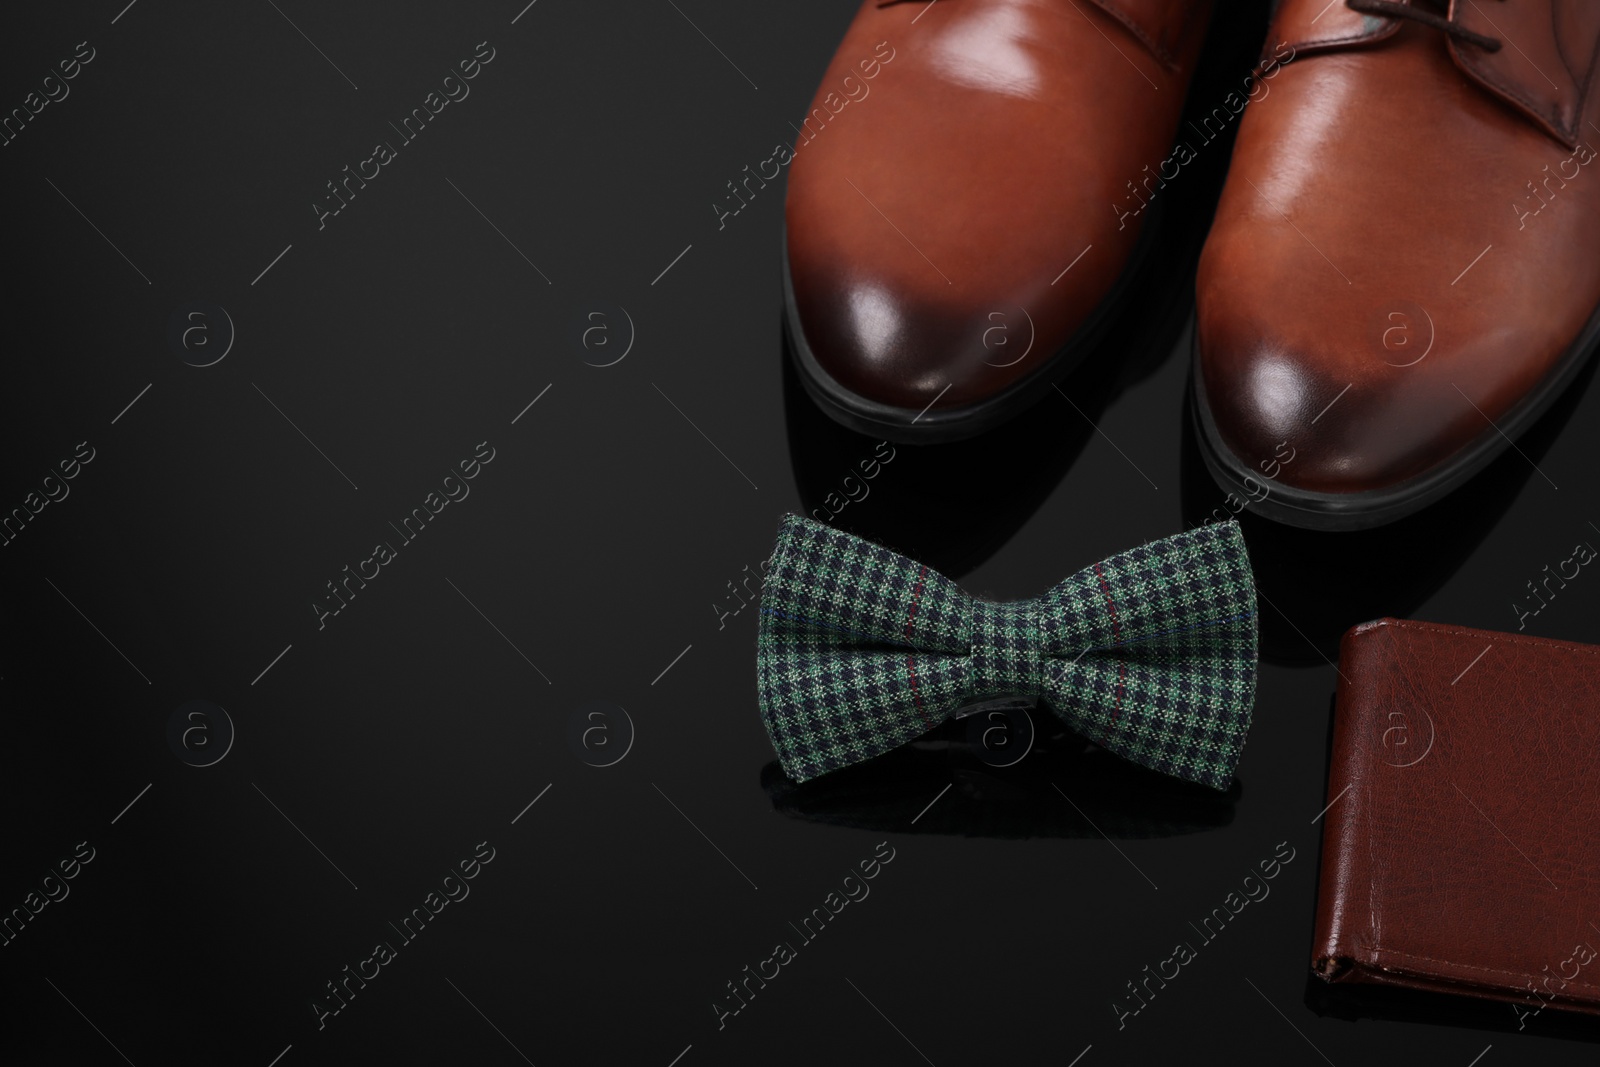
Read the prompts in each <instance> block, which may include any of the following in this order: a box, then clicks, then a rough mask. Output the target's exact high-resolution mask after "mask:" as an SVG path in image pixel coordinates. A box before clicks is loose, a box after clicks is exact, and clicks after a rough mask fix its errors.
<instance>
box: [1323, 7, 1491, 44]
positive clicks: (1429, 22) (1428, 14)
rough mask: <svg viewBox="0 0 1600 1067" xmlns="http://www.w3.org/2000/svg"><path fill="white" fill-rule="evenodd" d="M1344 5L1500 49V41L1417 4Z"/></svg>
mask: <svg viewBox="0 0 1600 1067" xmlns="http://www.w3.org/2000/svg"><path fill="white" fill-rule="evenodd" d="M1344 6H1345V7H1348V8H1349V9H1350V10H1351V11H1359V12H1361V13H1362V14H1363V15H1383V16H1385V17H1387V18H1394V19H1410V20H1411V21H1412V22H1420V23H1422V24H1423V25H1424V26H1432V27H1433V28H1434V29H1436V30H1439V31H1441V32H1443V33H1444V34H1445V35H1447V36H1449V37H1452V38H1454V39H1455V40H1457V41H1462V42H1464V43H1466V44H1473V45H1477V46H1478V47H1479V48H1481V49H1483V50H1484V51H1485V52H1498V51H1500V41H1499V39H1498V38H1495V37H1488V36H1485V35H1484V34H1481V33H1475V32H1473V31H1472V30H1469V29H1467V28H1466V27H1465V26H1463V25H1461V23H1459V22H1457V21H1455V20H1454V19H1452V18H1450V17H1449V16H1448V15H1439V14H1435V13H1434V12H1432V11H1428V10H1426V9H1424V8H1421V7H1418V6H1416V5H1415V4H1402V3H1395V2H1394V0H1344Z"/></svg>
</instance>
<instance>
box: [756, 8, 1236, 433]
mask: <svg viewBox="0 0 1600 1067" xmlns="http://www.w3.org/2000/svg"><path fill="white" fill-rule="evenodd" d="M1210 9H1211V4H1210V2H1209V0H1202V2H1192V0H934V2H933V3H913V2H905V3H902V2H890V3H883V2H882V0H867V2H866V3H865V4H863V5H862V8H861V10H860V11H859V12H858V13H857V15H856V18H855V21H854V22H853V23H852V24H851V26H850V28H849V30H848V31H847V32H846V34H845V38H844V42H843V43H842V44H841V45H840V46H839V50H838V52H837V53H836V54H835V55H834V58H833V62H832V64H831V65H830V66H829V67H828V71H827V73H826V74H825V75H824V76H823V79H822V84H821V86H819V87H818V89H817V95H816V99H815V101H814V102H813V105H812V108H811V111H810V112H809V114H808V115H807V117H806V119H805V120H804V121H803V122H802V123H801V124H800V127H799V128H800V136H799V137H798V139H797V142H796V146H795V150H794V161H793V164H792V166H791V169H790V174H789V190H788V201H787V237H786V240H787V256H786V264H785V267H786V269H785V293H786V308H787V315H786V320H787V323H788V328H789V337H790V341H791V343H792V349H793V351H794V355H795V358H796V363H797V365H798V367H799V369H800V376H801V379H802V381H804V382H805V385H806V388H807V391H808V392H809V393H810V394H811V395H812V397H813V398H814V399H816V400H817V401H818V402H819V403H820V404H821V406H822V407H823V408H824V409H825V410H826V411H828V413H829V414H831V415H832V416H833V417H834V418H836V419H838V420H839V421H840V422H843V423H844V424H845V425H847V426H850V427H852V428H854V429H858V430H862V431H864V432H868V433H872V434H877V435H880V436H889V437H893V438H896V439H898V440H912V441H915V440H948V439H952V438H958V437H965V436H969V435H971V434H974V433H977V432H980V431H982V430H984V429H987V428H988V427H989V426H991V425H993V424H994V423H996V422H999V421H1001V420H1003V419H1005V418H1008V417H1010V416H1011V415H1013V414H1015V413H1016V412H1017V411H1018V410H1020V409H1021V408H1023V407H1025V406H1027V405H1028V404H1029V403H1031V402H1033V401H1034V400H1035V399H1037V398H1038V397H1039V396H1041V395H1042V394H1043V392H1044V391H1046V390H1048V389H1049V387H1050V384H1051V383H1052V382H1053V381H1054V380H1055V379H1056V378H1058V377H1059V376H1060V375H1062V374H1064V373H1066V372H1067V371H1068V370H1070V369H1071V367H1072V365H1073V363H1074V362H1075V359H1076V358H1077V357H1078V356H1080V355H1081V354H1082V352H1083V351H1084V350H1085V349H1086V347H1087V344H1088V342H1089V341H1090V340H1092V337H1093V334H1094V331H1095V328H1096V326H1097V325H1098V324H1099V323H1101V322H1103V321H1104V320H1105V319H1106V317H1107V309H1108V308H1109V307H1110V306H1111V305H1112V304H1113V303H1115V298H1116V296H1117V295H1118V289H1119V284H1118V283H1119V280H1121V281H1123V282H1124V285H1123V287H1124V288H1125V279H1126V277H1127V275H1128V273H1129V271H1128V269H1127V268H1128V267H1129V263H1130V260H1131V259H1132V258H1133V254H1134V251H1135V247H1136V244H1137V242H1138V238H1139V235H1140V233H1141V231H1142V230H1147V229H1149V227H1147V226H1145V225H1144V223H1145V221H1146V219H1145V216H1146V215H1147V214H1149V212H1146V211H1145V210H1144V206H1145V204H1146V202H1147V201H1150V198H1151V196H1152V195H1153V193H1154V191H1155V189H1156V188H1157V187H1158V185H1159V184H1160V181H1161V178H1160V176H1159V174H1158V170H1159V169H1160V168H1161V167H1163V166H1164V165H1165V166H1167V167H1168V168H1169V170H1170V168H1171V167H1174V166H1178V165H1179V164H1177V163H1174V162H1173V161H1172V160H1171V159H1170V158H1169V149H1170V148H1171V145H1172V138H1173V133H1174V130H1175V128H1176V125H1177V122H1178V116H1179V113H1180V110H1181V108H1182V105H1183V98H1184V92H1185V89H1186V88H1187V85H1188V81H1189V77H1190V74H1191V72H1192V69H1193V67H1194V63H1195V58H1196V56H1197V54H1198V52H1199V49H1200V45H1201V42H1202V39H1203V37H1204V33H1205V27H1206V23H1207V21H1208V19H1209V17H1210ZM1240 106H1241V107H1242V106H1243V105H1242V103H1241V105H1240ZM1167 177H1168V178H1170V177H1172V174H1171V173H1168V174H1167ZM1160 203H1161V202H1160V201H1159V200H1157V201H1154V202H1153V203H1152V204H1151V206H1152V207H1159V206H1160Z"/></svg>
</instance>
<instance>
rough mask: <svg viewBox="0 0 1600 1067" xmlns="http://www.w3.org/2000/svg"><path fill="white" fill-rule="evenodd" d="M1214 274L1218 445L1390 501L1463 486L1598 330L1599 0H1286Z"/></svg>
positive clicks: (1304, 496)
mask: <svg viewBox="0 0 1600 1067" xmlns="http://www.w3.org/2000/svg"><path fill="white" fill-rule="evenodd" d="M1267 40H1268V48H1269V49H1272V50H1274V52H1275V54H1282V53H1284V52H1285V51H1288V52H1290V53H1291V54H1292V58H1291V59H1289V61H1288V62H1286V63H1284V65H1283V66H1282V67H1281V69H1280V72H1279V76H1278V77H1277V78H1276V79H1275V80H1274V82H1273V91H1272V93H1271V94H1270V96H1267V97H1265V98H1263V99H1261V100H1260V101H1259V102H1258V103H1256V104H1255V105H1253V106H1251V107H1250V108H1248V109H1247V111H1246V114H1245V115H1244V118H1243V120H1242V121H1241V124H1240V128H1239V136H1238V140H1237V142H1236V144H1235V147H1234V155H1233V163H1232V168H1231V170H1230V171H1229V175H1228V183H1227V186H1226V188H1225V190H1224V192H1223V196H1222V200H1221V203H1220V204H1219V206H1218V208H1217V217H1216V221H1215V223H1214V224H1213V227H1212V231H1211V235H1210V237H1209V238H1208V239H1207V243H1206V248H1205V251H1204V254H1203V255H1202V257H1201V262H1200V271H1199V279H1198V282H1197V292H1196V302H1197V330H1196V372H1195V375H1194V398H1195V401H1196V411H1197V415H1198V421H1199V423H1200V426H1201V434H1200V436H1201V438H1202V444H1203V446H1204V448H1203V449H1202V451H1203V452H1204V453H1205V455H1206V461H1207V465H1208V466H1209V467H1210V469H1211V472H1212V474H1213V475H1214V476H1215V477H1216V478H1217V479H1218V481H1219V482H1220V483H1221V484H1222V485H1223V486H1225V487H1227V488H1230V489H1233V490H1234V491H1235V492H1238V493H1240V494H1241V495H1244V496H1245V497H1246V499H1253V500H1256V501H1257V504H1256V508H1257V510H1259V511H1260V512H1261V513H1262V514H1263V515H1266V516H1268V517H1271V518H1274V519H1278V520H1280V521H1283V522H1288V523H1292V524H1295V525H1298V526H1306V527H1311V528H1316V529H1350V528H1358V527H1366V526H1375V525H1378V524H1381V523H1385V522H1389V521H1391V520H1393V519H1397V518H1400V517H1401V516H1403V515H1406V514H1409V513H1410V512H1412V511H1415V510H1417V509H1419V508H1421V507H1423V506H1425V505H1426V504H1428V503H1430V502H1432V501H1434V500H1436V499H1438V498H1439V497H1440V496H1443V495H1444V494H1445V493H1448V492H1449V491H1451V490H1452V489H1454V488H1456V487H1457V486H1459V485H1460V484H1461V483H1462V482H1464V481H1465V480H1466V479H1467V478H1469V477H1470V476H1471V475H1472V474H1473V473H1475V472H1476V471H1478V470H1479V469H1480V468H1482V467H1484V466H1485V465H1486V464H1487V463H1488V462H1489V461H1490V460H1491V459H1493V458H1494V457H1495V456H1496V455H1497V454H1499V453H1500V452H1501V451H1503V450H1504V449H1505V448H1507V447H1508V446H1509V445H1510V444H1511V441H1512V440H1513V439H1514V438H1515V437H1516V436H1517V435H1518V434H1519V433H1520V432H1522V431H1523V430H1524V429H1526V428H1527V427H1528V426H1529V425H1530V424H1531V423H1532V422H1533V421H1534V420H1535V419H1536V418H1537V417H1538V416H1539V414H1540V413H1541V412H1542V411H1543V410H1544V409H1545V408H1546V407H1547V406H1548V405H1549V404H1550V403H1551V402H1552V401H1553V400H1554V399H1555V397H1556V396H1557V395H1558V394H1559V393H1560V391H1561V389H1562V388H1563V387H1564V386H1565V385H1566V384H1567V383H1568V382H1569V381H1570V380H1571V378H1572V377H1573V376H1574V375H1575V374H1576V373H1577V371H1578V369H1579V368H1580V367H1581V365H1582V363H1583V361H1584V360H1585V359H1586V358H1587V357H1588V355H1589V354H1590V353H1591V352H1592V351H1593V349H1594V347H1595V344H1596V339H1597V335H1600V316H1597V314H1596V309H1597V308H1600V165H1596V163H1595V150H1594V149H1593V148H1592V147H1590V146H1591V144H1600V126H1597V123H1600V78H1596V77H1595V73H1596V68H1597V64H1596V60H1597V49H1600V3H1594V2H1593V0H1455V2H1453V3H1451V4H1450V6H1449V9H1448V11H1446V9H1445V7H1444V6H1443V5H1442V4H1438V5H1435V4H1432V3H1425V2H1422V0H1411V2H1409V3H1384V2H1380V0H1348V2H1346V0H1334V2H1333V3H1329V2H1328V0H1284V2H1283V4H1282V6H1281V7H1280V8H1279V10H1278V12H1277V14H1276V16H1275V20H1274V25H1273V29H1272V31H1271V33H1270V34H1269V36H1268V39H1267Z"/></svg>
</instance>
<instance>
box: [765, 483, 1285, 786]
mask: <svg viewBox="0 0 1600 1067" xmlns="http://www.w3.org/2000/svg"><path fill="white" fill-rule="evenodd" d="M756 678H757V686H758V689H759V692H760V700H761V716H762V719H763V720H764V721H765V722H766V725H767V733H768V735H769V736H770V737H771V738H772V744H773V747H774V748H775V749H777V752H778V759H779V762H780V763H781V765H782V767H783V770H784V773H785V774H787V775H788V776H789V777H790V778H792V779H794V780H795V781H805V780H807V779H809V778H815V777H816V776H818V775H820V774H823V773H826V772H827V771H831V770H837V769H838V768H840V767H845V766H849V765H850V764H853V763H859V762H861V761H862V760H866V759H871V758H872V757H873V756H877V755H880V754H882V753H884V752H887V751H889V750H890V749H892V748H896V747H898V746H900V745H902V744H905V743H906V742H907V741H911V740H913V739H914V738H916V737H919V736H920V735H922V734H923V733H926V732H927V731H928V730H929V729H931V728H932V727H933V726H935V725H936V724H938V723H940V722H942V721H943V720H945V719H947V718H949V717H950V716H951V715H952V714H954V713H955V712H956V711H957V710H959V709H960V708H962V707H963V706H965V705H968V704H972V703H975V702H977V701H979V700H983V699H987V698H989V697H994V696H1025V697H1038V698H1040V699H1041V700H1042V701H1043V702H1044V703H1045V704H1046V705H1047V706H1049V707H1050V709H1051V710H1052V711H1054V712H1055V713H1056V714H1057V715H1059V716H1060V717H1061V718H1062V719H1063V720H1064V721H1065V722H1066V723H1067V724H1068V725H1069V726H1071V727H1072V728H1073V729H1074V730H1076V731H1077V732H1078V733H1080V734H1082V735H1083V736H1084V737H1087V738H1089V739H1090V740H1093V741H1095V742H1097V743H1099V744H1100V745H1102V746H1103V747H1105V748H1107V749H1109V750H1111V751H1112V752H1115V753H1117V754H1118V755H1120V756H1123V757H1125V758H1126V759H1130V760H1132V761H1134V762H1135V763H1139V764H1143V765H1144V766H1146V767H1150V768H1153V769H1154V770H1158V771H1161V772H1163V773H1166V774H1171V775H1174V776H1176V777H1179V778H1184V779H1187V780H1189V781H1194V782H1201V783H1203V784H1205V785H1209V786H1211V787H1213V788H1216V789H1224V788H1226V787H1227V785H1228V783H1229V782H1230V781H1231V780H1232V778H1233V768H1234V766H1235V765H1236V764H1237V763H1238V761H1239V755H1240V753H1241V752H1242V751H1243V749H1244V740H1245V735H1246V733H1247V732H1248V731H1249V728H1250V711H1251V707H1252V705H1253V704H1254V702H1255V687H1256V603H1255V585H1254V581H1253V578H1252V575H1251V572H1250V562H1249V559H1248V557H1247V556H1246V553H1245V546H1244V538H1243V537H1242V536H1241V534H1240V532H1239V524H1238V523H1236V522H1226V523H1218V524H1213V525H1207V526H1202V527H1199V528H1198V529H1194V530H1190V531H1188V532H1185V533H1181V534H1177V535H1175V536H1173V537H1168V538H1164V539H1162V540H1160V541H1154V542H1152V543H1150V544H1148V545H1144V546H1142V547H1140V548H1135V549H1132V550H1131V551H1128V552H1123V553H1120V554H1118V555H1115V556H1112V557H1111V558H1110V559H1107V560H1104V561H1102V562H1100V563H1096V564H1095V565H1094V566H1092V567H1087V568H1085V569H1084V570H1081V571H1079V572H1078V573H1077V574H1074V575H1073V576H1072V577H1070V578H1068V579H1067V580H1066V581H1064V582H1062V583H1060V584H1059V585H1057V586H1056V587H1055V588H1054V589H1052V590H1050V591H1049V592H1048V593H1046V594H1045V595H1044V596H1042V597H1039V598H1037V599H1034V600H1026V601H1019V602H1016V603H1010V604H994V603H990V602H987V601H982V600H976V599H974V598H972V597H969V596H967V595H966V594H965V593H962V592H961V590H960V589H958V588H957V587H956V585H955V583H954V582H952V581H950V580H949V579H948V578H946V577H944V576H943V575H941V574H937V573H935V572H934V571H931V570H929V569H928V568H927V567H926V566H924V565H922V564H919V563H916V562H913V561H912V560H909V559H906V558H905V557H904V556H901V555H899V554H897V553H894V552H891V551H889V550H888V549H886V548H883V547H880V546H878V545H874V544H872V543H870V542H868V541H863V540H862V539H861V538H858V537H855V536H853V535H851V534H847V533H844V532H843V531H840V530H835V529H833V528H832V527H829V526H825V525H823V524H822V523H819V522H815V521H813V520H811V519H808V518H803V517H801V516H799V515H788V516H785V517H784V520H783V525H782V527H781V528H780V529H779V532H778V544H777V548H776V550H775V551H774V552H773V556H772V562H771V566H770V568H769V570H768V572H767V579H766V583H765V585H764V586H763V588H762V593H761V621H760V631H759V635H758V637H757V641H756Z"/></svg>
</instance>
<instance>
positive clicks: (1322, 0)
mask: <svg viewBox="0 0 1600 1067" xmlns="http://www.w3.org/2000/svg"><path fill="white" fill-rule="evenodd" d="M1399 2H1401V3H1411V4H1414V5H1415V6H1417V7H1420V8H1422V9H1423V10H1427V11H1435V10H1437V8H1436V6H1435V5H1431V4H1424V3H1420V2H1419V0H1399ZM1450 8H1451V15H1450V17H1451V18H1453V19H1454V20H1455V21H1457V22H1459V23H1460V24H1461V26H1462V27H1463V28H1465V29H1469V30H1472V31H1474V32H1476V33H1480V34H1483V35H1484V36H1486V37H1493V38H1495V39H1496V40H1499V41H1504V42H1505V44H1504V46H1503V47H1501V48H1500V50H1499V51H1497V52H1490V51H1487V50H1486V49H1483V48H1479V47H1477V46H1476V45H1472V44H1466V43H1463V42H1461V41H1457V40H1454V39H1450V40H1449V41H1448V47H1449V49H1450V54H1451V56H1452V58H1454V60H1455V63H1456V66H1457V67H1458V68H1459V69H1460V70H1461V71H1462V73H1464V74H1465V75H1467V76H1468V77H1469V78H1471V79H1472V80H1473V81H1474V82H1476V83H1477V84H1478V86H1479V87H1480V88H1482V89H1483V90H1484V91H1486V92H1488V93H1489V94H1491V95H1492V96H1495V97H1497V98H1498V99H1500V100H1502V101H1504V102H1505V103H1506V104H1508V105H1510V106H1511V107H1512V108H1513V109H1514V110H1516V111H1517V112H1519V113H1520V114H1521V115H1522V116H1523V117H1524V118H1525V119H1527V120H1528V121H1529V122H1531V123H1533V124H1534V125H1535V126H1537V127H1538V128H1539V129H1541V130H1543V131H1544V132H1545V133H1547V134H1549V135H1550V136H1551V137H1554V138H1555V139H1556V140H1558V141H1560V142H1561V143H1562V144H1564V145H1566V146H1567V147H1568V148H1573V147H1576V145H1577V143H1578V141H1579V140H1581V139H1583V138H1584V135H1585V134H1587V133H1592V132H1600V131H1596V130H1595V129H1594V128H1593V127H1588V126H1587V124H1588V123H1591V122H1593V123H1595V125H1596V126H1600V120H1597V116H1596V115H1594V114H1593V113H1592V112H1593V109H1588V110H1587V111H1586V109H1585V104H1586V100H1585V97H1586V95H1587V91H1588V88H1589V85H1590V79H1591V76H1592V75H1593V74H1594V73H1595V70H1596V65H1597V61H1600V3H1595V2H1594V0H1482V2H1472V3H1467V2H1463V0H1455V2H1453V3H1452V4H1451V5H1450ZM1491 9H1492V10H1491ZM1400 23H1401V20H1400V19H1395V18H1389V17H1387V16H1383V15H1367V14H1363V13H1362V12H1359V11H1352V10H1351V9H1350V8H1348V7H1346V6H1345V4H1344V0H1282V2H1281V3H1280V4H1279V6H1278V9H1277V11H1276V13H1275V14H1274V16H1273V23H1272V32H1271V33H1270V34H1269V35H1268V40H1267V44H1266V48H1265V51H1264V53H1263V58H1266V57H1267V56H1268V55H1270V54H1272V53H1273V52H1274V51H1277V52H1279V53H1282V52H1283V51H1284V50H1285V49H1286V48H1288V49H1292V53H1291V54H1293V55H1294V56H1296V57H1299V56H1305V55H1312V54H1316V53H1319V52H1331V51H1346V50H1354V49H1359V48H1367V47H1370V46H1371V45H1373V44H1375V43H1377V42H1378V41H1382V40H1384V39H1386V38H1388V37H1390V36H1392V35H1393V34H1394V33H1395V31H1396V30H1398V29H1399V28H1400ZM1425 32H1434V31H1431V30H1427V31H1425ZM1280 61H1281V55H1280Z"/></svg>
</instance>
